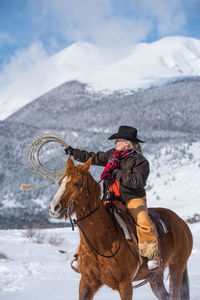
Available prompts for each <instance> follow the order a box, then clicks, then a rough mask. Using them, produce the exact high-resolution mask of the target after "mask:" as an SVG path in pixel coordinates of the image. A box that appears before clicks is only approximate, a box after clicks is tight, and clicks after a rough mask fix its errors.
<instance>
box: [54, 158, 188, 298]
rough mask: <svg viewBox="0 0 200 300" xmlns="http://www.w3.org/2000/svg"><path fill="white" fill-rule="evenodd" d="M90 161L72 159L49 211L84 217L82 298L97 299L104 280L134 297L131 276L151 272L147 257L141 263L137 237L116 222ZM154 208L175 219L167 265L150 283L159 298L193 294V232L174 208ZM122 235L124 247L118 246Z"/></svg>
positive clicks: (165, 249)
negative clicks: (166, 279) (165, 279)
mask: <svg viewBox="0 0 200 300" xmlns="http://www.w3.org/2000/svg"><path fill="white" fill-rule="evenodd" d="M90 164H91V159H89V160H88V161H87V162H86V163H85V164H84V165H78V166H75V165H74V163H73V160H72V159H70V158H69V159H68V161H67V166H66V171H65V174H64V176H63V178H62V179H61V180H60V182H59V185H60V188H59V190H58V191H57V193H56V195H55V197H54V199H53V200H52V201H51V203H50V213H51V216H53V217H55V218H63V217H67V216H69V215H71V214H73V213H76V216H77V218H78V220H79V222H78V224H79V225H80V227H81V228H79V231H80V247H79V267H80V272H81V280H80V285H79V300H92V299H93V296H94V294H95V293H96V292H97V290H98V289H99V288H100V287H101V286H102V285H107V286H109V287H110V288H112V289H114V290H117V291H118V292H119V294H120V297H121V300H131V299H132V296H133V287H132V282H133V281H137V280H141V279H144V278H146V277H147V276H148V275H149V273H150V272H149V270H148V268H147V265H146V261H145V260H142V263H141V259H140V258H139V255H138V251H137V250H136V247H135V245H134V243H133V242H132V241H128V240H126V239H125V237H124V234H123V232H122V230H121V229H120V228H119V227H118V229H117V227H115V226H114V225H115V223H113V219H112V216H111V214H110V212H109V211H108V210H107V209H106V208H105V207H104V206H103V205H102V203H101V198H100V197H101V189H100V185H99V183H97V182H96V181H95V180H94V178H93V177H92V176H91V175H90V173H89V172H88V170H89V168H90ZM154 210H155V211H156V212H158V213H159V214H160V215H161V216H163V217H164V219H165V220H166V221H167V222H168V223H169V224H170V226H171V231H170V232H168V233H167V234H165V236H164V242H162V243H161V254H162V257H163V259H164V262H163V268H161V269H160V272H159V273H158V274H156V275H155V277H154V279H153V280H150V281H149V283H150V286H151V289H152V291H153V293H154V294H155V296H156V297H157V298H158V299H160V300H161V299H162V300H164V299H168V300H178V299H181V300H188V299H189V282H188V275H187V261H188V258H189V256H190V253H191V250H192V235H191V232H190V230H189V228H188V226H187V224H186V223H185V222H184V221H183V220H182V219H181V218H180V217H179V216H177V215H176V214H175V213H174V212H173V211H171V210H169V209H165V208H155V209H154ZM117 226H118V225H117ZM116 229H117V230H116ZM84 234H85V235H84ZM119 236H120V249H119V251H117V250H118V248H119V239H118V238H119ZM87 239H88V240H87ZM88 241H89V242H90V243H91V244H92V247H94V248H93V249H92V247H91V244H90V243H89V242H88ZM94 249H96V250H97V251H98V252H99V253H100V254H101V255H103V256H101V255H99V254H97V252H96V251H95V250H94ZM116 252H117V253H116ZM115 253H116V255H115ZM113 255H114V256H113ZM105 256H107V257H105ZM165 267H168V268H169V277H170V286H169V293H168V292H167V290H166V288H165V286H164V283H163V272H164V268H165Z"/></svg>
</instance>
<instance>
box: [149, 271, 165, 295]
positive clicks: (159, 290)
mask: <svg viewBox="0 0 200 300" xmlns="http://www.w3.org/2000/svg"><path fill="white" fill-rule="evenodd" d="M149 283H150V286H151V289H152V292H153V293H154V295H155V296H156V297H157V298H158V299H159V300H169V293H168V292H167V290H166V288H165V285H164V282H163V272H162V273H159V274H158V275H157V276H156V277H154V278H153V280H152V281H150V282H149Z"/></svg>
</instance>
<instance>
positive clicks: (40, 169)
mask: <svg viewBox="0 0 200 300" xmlns="http://www.w3.org/2000/svg"><path fill="white" fill-rule="evenodd" d="M51 142H55V143H58V144H60V145H61V146H63V147H64V148H68V144H67V143H66V142H65V141H64V140H63V138H62V137H60V136H59V135H57V134H56V133H46V134H43V135H40V136H39V137H38V138H37V139H36V140H35V141H33V142H32V144H31V145H30V147H29V148H28V150H27V152H26V165H27V168H28V170H29V171H30V173H31V174H32V175H33V176H34V177H36V178H37V179H40V180H43V181H48V183H46V184H43V185H40V186H28V185H22V186H21V189H23V190H26V189H30V188H40V187H44V186H47V185H51V184H53V183H55V182H56V181H58V180H59V179H60V178H61V177H62V176H63V175H64V171H65V168H66V166H65V165H64V166H62V167H59V168H57V169H52V168H48V167H46V166H45V165H44V164H42V162H41V159H40V151H41V149H42V147H44V145H46V144H47V143H51ZM68 155H69V154H68ZM69 157H70V155H69Z"/></svg>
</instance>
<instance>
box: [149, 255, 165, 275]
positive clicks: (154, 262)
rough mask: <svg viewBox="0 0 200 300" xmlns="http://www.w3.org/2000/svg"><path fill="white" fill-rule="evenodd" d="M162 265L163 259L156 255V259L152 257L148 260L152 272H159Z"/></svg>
mask: <svg viewBox="0 0 200 300" xmlns="http://www.w3.org/2000/svg"><path fill="white" fill-rule="evenodd" d="M161 266H162V260H161V259H160V257H158V256H155V258H154V259H151V260H149V261H148V262H147V267H148V269H149V271H151V272H157V271H158V270H159V269H160V268H161Z"/></svg>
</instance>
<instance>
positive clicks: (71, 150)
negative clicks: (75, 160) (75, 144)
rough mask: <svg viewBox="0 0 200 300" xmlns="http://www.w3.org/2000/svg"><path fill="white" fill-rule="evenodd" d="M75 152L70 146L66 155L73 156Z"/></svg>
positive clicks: (66, 149)
mask: <svg viewBox="0 0 200 300" xmlns="http://www.w3.org/2000/svg"><path fill="white" fill-rule="evenodd" d="M73 152H74V148H72V147H71V146H68V147H67V148H65V153H66V154H67V155H68V154H70V155H73Z"/></svg>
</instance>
